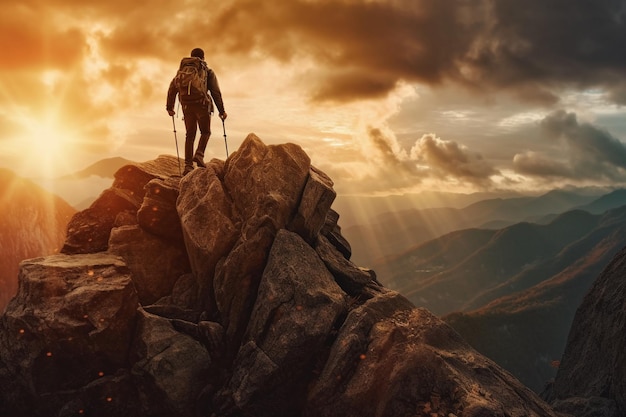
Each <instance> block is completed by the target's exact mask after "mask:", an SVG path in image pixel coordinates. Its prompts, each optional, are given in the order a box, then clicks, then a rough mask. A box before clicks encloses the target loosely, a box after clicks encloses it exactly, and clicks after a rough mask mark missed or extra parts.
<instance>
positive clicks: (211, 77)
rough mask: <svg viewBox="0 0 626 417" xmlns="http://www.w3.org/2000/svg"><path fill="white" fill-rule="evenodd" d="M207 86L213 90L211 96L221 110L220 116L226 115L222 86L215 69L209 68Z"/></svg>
mask: <svg viewBox="0 0 626 417" xmlns="http://www.w3.org/2000/svg"><path fill="white" fill-rule="evenodd" d="M207 87H208V90H209V91H210V92H211V97H213V101H214V102H215V105H216V106H217V110H218V111H219V112H220V116H222V115H226V110H225V109H224V101H223V100H222V92H221V91H220V86H219V84H218V83H217V77H216V76H215V73H214V72H213V70H209V74H208V76H207ZM222 119H225V117H222Z"/></svg>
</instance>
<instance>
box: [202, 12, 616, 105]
mask: <svg viewBox="0 0 626 417" xmlns="http://www.w3.org/2000/svg"><path fill="white" fill-rule="evenodd" d="M625 4H626V2H625V1H624V0H619V1H617V0H595V1H589V0H584V1H570V0H526V1H519V0H499V1H489V0H475V1H461V0H458V1H440V0H404V1H392V2H380V3H379V2H359V1H323V0H322V1H289V2H282V1H281V2H278V1H266V2H257V1H250V0H241V1H236V2H232V3H231V5H230V7H229V8H228V9H227V10H225V11H224V12H222V13H221V14H220V15H219V17H218V18H217V19H216V21H215V22H214V23H215V25H216V26H217V29H218V33H220V34H221V36H220V40H221V41H222V42H223V43H221V44H220V47H227V48H228V50H229V51H230V52H231V53H241V54H248V53H251V52H253V51H256V52H259V51H260V52H261V54H265V55H267V56H272V57H275V58H277V59H281V60H285V61H287V60H290V59H293V58H294V57H298V56H309V57H312V58H313V59H314V60H315V61H316V62H318V63H319V65H320V67H322V68H323V70H322V71H320V73H319V74H318V79H313V80H312V81H313V84H314V85H315V86H316V87H317V88H316V89H315V90H314V91H313V93H312V94H313V95H314V96H315V97H316V98H320V99H336V100H345V99H347V98H354V99H358V98H361V97H371V96H377V95H381V94H382V93H385V92H388V91H389V90H390V89H392V88H393V87H394V86H395V85H396V83H397V82H398V81H401V80H404V81H409V82H424V83H430V84H436V83H440V82H442V81H444V80H453V81H457V82H460V83H463V84H464V85H466V86H468V87H470V88H475V89H477V91H482V92H484V91H485V90H484V89H485V88H493V89H508V90H511V91H513V92H516V93H518V94H519V96H521V97H522V98H524V99H528V100H533V101H541V102H555V101H557V100H558V96H557V93H558V90H559V89H560V88H562V87H574V88H587V87H592V86H603V87H607V88H609V89H610V88H612V87H617V86H618V84H619V83H620V82H621V81H620V80H621V79H622V77H623V74H624V70H625V69H626V52H624V51H625V50H624V46H623V45H625V44H626V26H625V22H626V15H625V10H626V7H625ZM348 73H349V74H351V76H352V77H351V78H350V79H347V78H346V76H345V74H348ZM319 84H322V85H323V87H321V88H320V87H319V86H318V85H319ZM618 97H622V95H619V96H615V97H614V98H616V99H617V98H618Z"/></svg>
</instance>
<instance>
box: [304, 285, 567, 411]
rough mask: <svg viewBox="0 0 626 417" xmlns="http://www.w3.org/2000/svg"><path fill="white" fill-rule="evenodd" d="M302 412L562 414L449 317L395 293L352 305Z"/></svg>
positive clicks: (388, 293)
mask: <svg viewBox="0 0 626 417" xmlns="http://www.w3.org/2000/svg"><path fill="white" fill-rule="evenodd" d="M302 415H303V416H307V417H312V416H315V417H317V416H338V415H355V416H356V415H358V416H363V417H368V416H377V417H386V416H388V417H393V416H413V415H423V416H472V417H478V416H485V417H486V416H490V417H495V416H502V417H505V416H507V417H509V416H519V417H521V416H537V417H539V416H541V417H546V416H556V415H557V414H556V413H554V412H553V411H552V410H551V409H550V407H549V406H548V405H547V404H545V403H543V402H542V401H540V400H539V399H538V398H537V396H536V395H535V394H534V393H533V392H532V391H531V390H529V389H528V388H526V387H524V386H523V385H522V384H521V383H520V382H518V381H517V380H515V378H514V377H512V376H511V375H510V374H509V373H507V372H506V371H504V370H503V369H502V368H500V367H499V366H498V365H496V364H495V363H493V362H492V361H490V360H488V359H487V358H485V357H483V356H481V355H480V354H479V353H478V352H476V351H475V350H473V349H472V348H471V347H470V346H469V345H468V344H467V343H466V342H464V341H463V340H462V339H461V338H460V336H459V335H458V334H457V333H456V332H454V330H452V328H450V327H449V326H448V325H446V324H445V323H444V322H443V321H441V320H440V319H438V318H437V317H435V316H434V315H432V314H431V313H429V312H428V311H427V310H425V309H416V308H413V307H412V306H411V304H410V303H409V302H408V301H407V300H406V299H403V297H401V296H399V295H398V294H395V293H393V292H387V293H383V294H381V296H379V297H375V298H372V299H370V300H368V301H367V302H366V303H365V304H363V305H362V306H360V307H358V308H356V309H354V310H352V311H351V312H350V314H349V315H348V317H347V319H346V321H345V322H344V324H343V326H342V328H341V329H340V331H339V334H338V336H337V339H336V341H335V343H334V344H333V347H332V349H331V352H330V356H329V358H328V361H327V363H326V366H325V367H324V369H323V371H322V372H321V375H320V377H319V380H318V381H317V383H316V384H315V385H314V386H313V388H312V389H311V391H310V393H309V400H308V403H307V404H306V407H305V409H304V412H303V413H302Z"/></svg>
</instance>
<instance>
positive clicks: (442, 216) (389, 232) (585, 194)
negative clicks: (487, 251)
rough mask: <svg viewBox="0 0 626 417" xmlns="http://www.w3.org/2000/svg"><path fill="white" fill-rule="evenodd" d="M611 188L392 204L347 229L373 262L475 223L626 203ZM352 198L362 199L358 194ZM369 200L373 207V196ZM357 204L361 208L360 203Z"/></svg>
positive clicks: (357, 255)
mask: <svg viewBox="0 0 626 417" xmlns="http://www.w3.org/2000/svg"><path fill="white" fill-rule="evenodd" d="M610 191H611V190H605V189H596V188H590V189H573V190H553V191H550V192H548V193H545V194H543V195H539V196H524V197H519V196H518V197H511V198H502V197H499V198H489V199H484V200H480V201H476V202H473V203H471V204H469V205H467V206H464V207H461V208H458V207H452V206H446V207H429V208H424V209H406V210H394V211H392V210H390V209H389V210H388V211H387V212H385V213H381V214H378V215H377V216H374V217H372V218H369V220H367V223H362V224H355V225H351V226H348V227H344V229H345V230H344V234H345V235H346V238H347V239H349V240H350V241H351V242H355V243H354V247H353V257H354V259H355V260H356V261H358V262H360V263H363V264H365V265H368V266H373V262H378V261H380V260H381V258H384V257H386V256H390V255H397V254H400V253H403V252H405V251H408V250H410V249H411V248H413V247H415V246H416V245H419V244H421V243H424V242H427V241H429V240H432V239H435V238H437V237H439V236H442V235H444V234H446V233H449V232H452V231H455V230H462V229H467V228H474V227H478V228H489V229H500V228H503V227H506V226H510V225H512V224H515V223H518V222H521V221H532V222H540V221H546V220H547V219H549V218H550V216H552V217H554V216H556V215H558V214H560V213H563V212H565V211H568V210H572V209H575V208H579V207H581V208H584V209H586V210H587V211H590V212H592V213H601V212H604V211H606V210H607V209H608V208H613V207H617V206H619V205H621V204H626V191H624V190H615V191H614V192H613V193H611V192H610ZM607 194H608V195H607ZM601 198H602V200H600V199H601ZM351 201H352V202H353V203H354V204H359V203H358V202H359V200H358V199H355V198H353V199H352V200H351ZM363 201H364V203H363V204H364V206H365V207H367V201H368V200H367V199H364V200H363ZM357 207H358V206H357ZM352 210H353V211H356V209H355V208H354V207H353V209H352ZM364 210H365V209H364Z"/></svg>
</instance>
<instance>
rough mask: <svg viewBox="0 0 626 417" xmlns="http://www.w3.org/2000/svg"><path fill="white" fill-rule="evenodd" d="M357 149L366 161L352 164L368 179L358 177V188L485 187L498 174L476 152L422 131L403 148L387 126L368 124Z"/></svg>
mask: <svg viewBox="0 0 626 417" xmlns="http://www.w3.org/2000/svg"><path fill="white" fill-rule="evenodd" d="M361 151H362V153H363V156H364V158H365V160H366V161H367V162H365V163H363V164H362V165H361V166H356V167H353V168H356V169H359V170H360V171H361V172H363V171H364V172H366V174H365V176H366V177H368V178H369V180H365V179H364V178H358V180H359V182H360V183H361V184H363V185H361V186H360V187H359V188H360V191H367V192H394V191H399V190H410V189H413V188H414V187H416V186H418V185H420V184H429V185H431V186H432V185H433V184H436V186H439V187H446V186H448V187H449V186H455V187H456V186H460V187H461V188H465V189H488V188H490V187H492V186H493V185H494V184H493V182H492V179H491V177H492V176H495V175H498V174H500V172H499V171H498V170H497V169H495V168H494V167H493V166H492V165H491V164H490V163H489V162H488V161H486V160H485V159H483V158H482V156H481V155H480V154H478V153H476V152H472V151H470V150H469V149H467V148H466V147H465V146H463V145H460V144H459V143H457V142H454V141H449V140H443V139H441V138H439V137H437V136H436V135H434V134H426V135H423V136H422V137H420V138H419V139H417V140H416V141H415V143H414V145H413V146H412V147H411V149H410V150H409V151H408V152H407V151H406V150H405V149H403V148H402V146H400V144H399V143H398V141H397V139H396V137H395V135H394V134H393V132H391V131H390V130H389V129H387V128H385V127H371V126H370V128H369V130H368V131H367V143H365V144H364V145H363V146H362V148H361ZM330 170H331V172H334V171H336V170H335V169H332V168H331V169H330ZM342 177H343V178H344V179H345V178H349V177H350V175H349V173H348V172H344V173H343V175H342ZM364 186H365V188H363V187H364Z"/></svg>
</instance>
